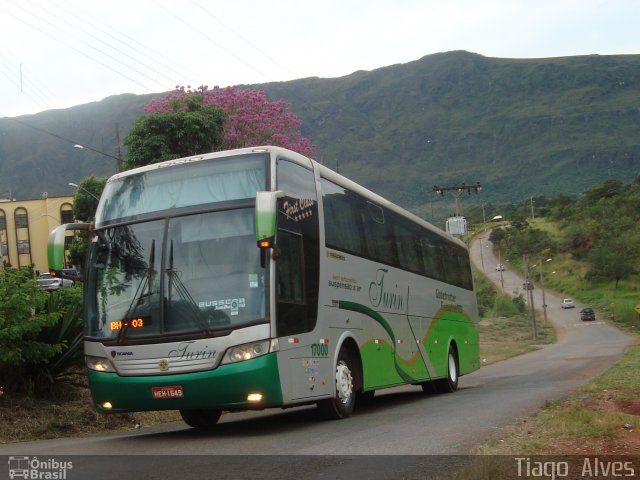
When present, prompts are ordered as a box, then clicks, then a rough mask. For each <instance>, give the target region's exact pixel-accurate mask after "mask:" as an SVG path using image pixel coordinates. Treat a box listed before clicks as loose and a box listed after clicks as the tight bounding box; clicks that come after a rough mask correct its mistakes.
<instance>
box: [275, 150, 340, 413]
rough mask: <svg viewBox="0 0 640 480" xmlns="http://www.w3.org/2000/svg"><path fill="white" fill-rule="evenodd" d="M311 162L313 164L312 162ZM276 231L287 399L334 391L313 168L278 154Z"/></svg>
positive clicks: (278, 321)
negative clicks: (324, 332) (322, 308)
mask: <svg viewBox="0 0 640 480" xmlns="http://www.w3.org/2000/svg"><path fill="white" fill-rule="evenodd" d="M309 167H310V168H311V166H309ZM277 182H278V183H277V188H278V190H281V191H284V197H283V198H280V199H279V200H278V214H277V227H278V228H277V234H276V250H275V253H276V261H275V269H276V279H275V289H276V292H275V293H276V318H275V324H276V336H277V337H278V338H279V339H280V352H279V355H278V365H279V369H280V378H281V382H282V391H283V396H284V399H285V401H287V400H296V399H303V398H308V397H314V396H318V395H322V394H326V393H331V391H332V390H331V388H330V387H331V385H330V382H327V383H325V384H324V385H323V383H322V379H326V378H332V377H331V376H329V377H328V375H330V372H331V370H332V366H331V365H330V363H331V357H330V355H329V345H328V343H323V339H321V335H320V333H319V330H321V329H319V328H317V327H318V326H317V320H318V286H319V273H320V256H319V227H318V225H319V219H318V201H317V195H316V187H315V176H314V174H313V171H312V170H310V169H307V168H305V167H303V166H301V165H298V164H296V163H293V162H290V161H286V160H282V159H279V160H278V162H277Z"/></svg>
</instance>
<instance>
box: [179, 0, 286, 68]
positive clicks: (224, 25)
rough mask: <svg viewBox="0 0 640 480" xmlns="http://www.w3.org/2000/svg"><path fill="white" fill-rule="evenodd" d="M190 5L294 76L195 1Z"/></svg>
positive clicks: (192, 0)
mask: <svg viewBox="0 0 640 480" xmlns="http://www.w3.org/2000/svg"><path fill="white" fill-rule="evenodd" d="M191 3H193V4H194V5H195V6H196V7H198V8H199V9H200V10H202V11H203V12H205V13H206V14H207V15H209V16H210V17H211V18H213V19H214V20H215V21H216V22H218V23H219V24H220V25H222V26H223V27H225V28H226V29H227V30H229V31H230V32H231V33H233V34H234V35H236V36H237V37H238V38H240V39H241V40H243V41H244V42H245V43H247V44H248V45H250V46H251V47H252V48H253V49H255V50H256V51H257V52H258V53H260V54H262V55H264V56H265V57H266V58H267V59H269V60H270V61H272V62H273V63H274V64H276V65H278V66H279V67H280V68H282V69H283V70H284V71H286V72H287V73H288V74H289V75H292V76H294V77H295V76H296V74H295V73H293V72H292V71H291V70H289V69H288V68H287V67H286V66H284V65H282V64H281V63H280V62H278V61H277V60H276V59H275V58H273V57H271V56H270V55H269V54H267V53H266V52H265V51H264V50H262V49H261V48H259V47H257V46H256V45H254V44H253V43H251V42H250V41H249V40H248V39H246V38H245V37H243V36H242V35H241V34H239V33H238V32H236V31H235V30H234V29H233V28H231V27H230V26H229V25H227V24H226V23H224V22H223V21H222V20H220V19H219V18H218V17H216V16H215V15H214V14H213V13H211V12H210V11H209V10H207V9H206V8H204V7H203V6H202V5H200V4H199V3H198V2H196V0H191Z"/></svg>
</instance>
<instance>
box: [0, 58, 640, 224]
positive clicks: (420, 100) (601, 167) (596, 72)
mask: <svg viewBox="0 0 640 480" xmlns="http://www.w3.org/2000/svg"><path fill="white" fill-rule="evenodd" d="M639 78H640V56H639V55H613V56H602V55H588V56H578V57H553V58H544V59H502V58H491V57H484V56H482V55H479V54H476V53H470V52H466V51H453V52H443V53H437V54H432V55H427V56H424V57H422V58H421V59H418V60H415V61H412V62H408V63H403V64H394V65H389V66H386V67H382V68H379V69H375V70H372V71H356V72H353V73H351V74H349V75H346V76H343V77H336V78H320V77H308V78H303V79H297V80H291V81H287V82H272V83H265V84H257V85H243V86H239V87H241V88H255V89H262V90H264V91H265V92H266V93H267V96H268V97H269V98H270V99H279V98H283V99H285V100H286V101H288V102H290V103H291V104H292V111H293V112H294V113H295V114H296V115H298V117H299V118H300V119H301V120H302V122H303V123H302V127H301V129H302V132H303V134H304V135H305V136H307V137H308V138H309V139H310V140H311V141H312V143H314V144H316V145H317V147H318V148H317V151H318V155H317V160H318V161H320V162H321V163H324V164H326V165H327V166H329V167H331V168H334V169H335V168H338V169H339V171H340V172H341V173H343V174H345V175H347V176H348V177H350V178H352V179H353V180H355V181H357V182H359V183H362V184H363V185H365V186H367V187H368V188H370V189H372V190H374V191H376V192H377V193H380V194H381V195H383V196H385V197H387V198H389V199H390V200H392V201H394V202H396V203H398V204H400V205H401V206H404V207H408V208H411V209H413V210H419V211H422V213H424V211H425V209H426V208H427V205H428V204H429V203H430V202H431V201H432V200H433V196H434V194H433V193H432V188H433V186H434V185H436V184H458V183H462V182H466V183H467V184H469V183H475V182H480V183H481V184H482V185H483V187H484V188H483V192H482V194H481V195H479V196H478V198H477V199H476V198H475V196H472V197H471V198H470V199H469V200H470V201H472V202H513V201H518V200H521V199H523V198H528V197H529V196H537V195H546V196H555V195H557V194H559V193H563V194H575V193H579V192H581V191H583V190H584V189H585V188H587V187H588V186H590V185H592V184H595V183H601V182H602V181H604V180H606V179H607V178H620V179H623V180H630V179H631V178H633V177H635V176H636V175H638V172H639V171H640V139H639V138H638V126H639V125H640V108H639V106H640V105H639V99H640V95H639V94H640V83H639V82H638V79H639ZM162 95H164V94H159V95H131V94H123V95H114V96H109V97H107V98H105V99H104V100H102V101H100V102H92V103H89V104H84V105H79V106H76V107H72V108H69V109H65V110H54V111H46V112H42V113H40V114H36V115H31V116H28V117H24V116H23V117H16V118H15V120H17V121H20V122H24V123H29V124H31V125H33V126H35V127H37V128H41V129H43V130H47V131H52V132H53V133H54V134H55V135H58V136H59V137H62V138H65V139H69V140H71V141H73V142H75V143H79V144H83V145H86V146H88V147H91V148H93V149H95V150H99V151H102V152H105V153H108V154H109V155H114V152H115V146H116V128H115V125H116V124H117V125H118V126H119V130H120V132H119V133H120V138H121V139H122V138H124V136H125V135H126V132H127V131H128V129H129V128H130V127H131V125H132V123H133V121H134V120H135V118H136V117H137V116H139V115H141V114H142V113H143V107H144V106H145V105H146V104H147V103H148V102H149V100H150V99H151V98H152V97H153V96H162ZM12 120H13V119H6V118H5V119H0V197H3V196H6V192H7V190H9V189H12V191H13V192H15V193H12V194H13V195H14V196H16V197H17V198H27V197H31V198H33V197H37V196H39V195H40V193H41V192H43V191H47V192H48V193H49V194H54V195H55V194H68V193H71V192H72V190H70V187H68V186H67V183H68V182H70V181H72V182H77V181H78V180H80V179H81V178H83V177H84V176H86V175H89V174H95V175H99V176H100V175H102V176H104V175H108V174H111V173H114V172H115V165H116V164H115V160H114V159H110V158H109V157H106V156H101V155H99V154H96V153H93V152H90V151H89V152H88V151H77V149H73V148H72V145H71V143H70V142H68V141H62V140H60V139H59V138H56V137H55V136H54V137H51V136H49V135H46V134H43V133H42V132H38V131H36V130H32V129H29V128H27V127H24V126H23V125H21V124H19V123H17V122H14V121H12ZM27 132H28V133H27ZM45 137H46V138H45ZM70 147H71V148H70ZM25 170H26V171H27V172H29V174H30V175H24V173H23V172H24V171H25ZM34 172H36V173H38V172H40V173H42V176H48V178H49V181H48V182H47V183H46V184H44V185H43V184H42V183H38V181H37V177H38V175H31V174H32V173H34ZM630 177H631V178H630Z"/></svg>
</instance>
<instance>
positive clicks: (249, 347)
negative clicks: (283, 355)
mask: <svg viewBox="0 0 640 480" xmlns="http://www.w3.org/2000/svg"><path fill="white" fill-rule="evenodd" d="M277 349H278V343H277V340H275V339H274V340H262V341H260V342H252V343H245V344H244V345H237V346H235V347H231V348H229V349H228V350H227V351H226V352H225V354H224V357H222V363H223V364H225V363H237V362H244V361H245V360H251V359H253V358H256V357H261V356H262V355H266V354H267V353H270V352H274V351H276V350H277Z"/></svg>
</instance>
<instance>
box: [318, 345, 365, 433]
mask: <svg viewBox="0 0 640 480" xmlns="http://www.w3.org/2000/svg"><path fill="white" fill-rule="evenodd" d="M354 375H355V371H354V364H353V362H352V360H351V358H350V357H349V354H348V353H347V352H346V351H345V350H344V349H342V350H340V354H339V355H338V361H337V362H336V370H335V375H334V382H335V389H336V391H335V395H334V397H333V398H328V399H326V400H321V401H319V402H318V409H319V410H320V413H321V415H322V416H323V417H324V418H326V419H328V420H340V419H342V418H346V417H348V416H349V415H351V414H352V413H353V409H354V406H355V403H356V402H355V399H356V391H355V390H356V389H355V386H356V382H355V377H354Z"/></svg>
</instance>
